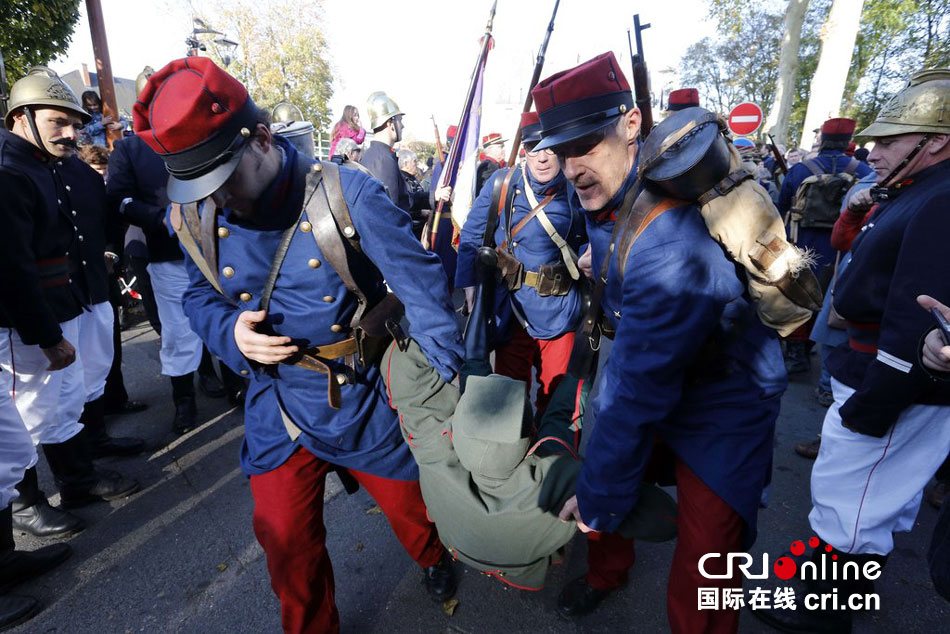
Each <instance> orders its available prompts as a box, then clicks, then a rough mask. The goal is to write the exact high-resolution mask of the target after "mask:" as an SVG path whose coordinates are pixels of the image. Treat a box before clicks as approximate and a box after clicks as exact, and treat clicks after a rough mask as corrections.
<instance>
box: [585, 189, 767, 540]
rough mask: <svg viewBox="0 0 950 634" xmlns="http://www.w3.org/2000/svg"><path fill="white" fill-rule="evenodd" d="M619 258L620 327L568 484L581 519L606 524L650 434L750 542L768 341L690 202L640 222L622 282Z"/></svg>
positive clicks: (622, 504)
mask: <svg viewBox="0 0 950 634" xmlns="http://www.w3.org/2000/svg"><path fill="white" fill-rule="evenodd" d="M618 257H619V256H618V254H617V253H614V254H613V255H612V256H611V262H610V267H609V269H608V281H607V290H608V293H607V295H608V296H609V297H613V298H618V299H619V302H620V303H619V305H617V304H614V305H613V306H612V309H613V310H615V311H616V312H615V313H614V317H615V318H617V320H618V329H617V333H616V337H615V339H614V344H613V348H612V349H611V353H610V358H609V359H608V360H607V365H606V368H605V372H604V374H605V376H604V378H603V381H602V383H601V393H600V396H599V397H598V403H597V404H596V407H595V409H596V410H597V411H598V414H597V417H596V424H595V426H594V430H593V433H592V435H591V437H590V442H589V445H588V448H587V460H585V462H584V467H583V470H582V473H581V477H580V480H579V481H578V485H577V499H578V503H579V506H580V513H581V516H582V517H583V518H584V521H585V522H587V523H588V524H589V525H590V526H592V527H593V528H595V529H597V530H602V531H612V530H616V528H617V527H618V526H619V524H620V520H621V519H622V518H624V517H625V516H626V515H627V513H628V512H629V511H630V509H631V508H633V505H634V504H635V502H636V500H637V497H638V491H639V486H640V482H641V480H642V478H643V474H644V470H645V469H646V466H647V462H648V461H649V459H650V455H651V453H652V451H653V446H654V438H655V436H657V435H658V436H659V437H661V438H662V439H663V440H664V441H665V442H666V443H667V444H668V445H669V446H670V448H671V449H672V450H673V451H674V452H675V454H676V455H677V456H678V457H679V458H680V459H681V460H682V461H683V462H684V463H686V465H687V466H688V467H689V468H690V469H691V470H692V471H693V472H694V473H695V474H696V475H697V476H698V477H699V478H700V479H701V480H702V481H703V482H704V483H705V484H706V485H707V486H709V487H710V488H711V489H712V490H713V491H714V492H715V493H716V494H717V495H719V496H720V497H721V498H722V499H723V500H724V501H725V502H726V503H727V504H729V506H731V507H732V508H733V509H735V510H736V512H737V513H738V514H739V515H740V516H741V517H742V518H743V520H745V523H746V526H747V529H748V530H747V531H746V534H745V536H746V539H747V543H751V541H752V540H753V539H754V535H755V520H756V514H757V509H758V506H759V502H760V500H761V496H762V490H763V488H764V487H765V485H766V484H767V483H768V481H769V474H770V469H771V456H772V436H773V431H774V425H775V419H776V417H777V416H778V410H779V399H780V397H781V394H782V393H783V391H784V389H785V387H786V375H785V368H784V365H783V361H782V353H781V350H780V348H779V343H778V340H777V338H776V336H775V334H774V332H773V331H771V330H768V329H767V328H766V327H765V326H763V325H762V324H761V323H760V322H759V320H758V318H757V316H756V314H755V309H754V307H753V305H752V304H751V303H750V302H749V300H748V297H747V295H746V289H745V283H744V281H743V280H741V279H740V278H739V277H738V276H737V274H736V266H735V264H734V263H733V262H732V261H731V260H729V259H728V258H727V256H726V255H725V254H724V252H723V249H722V247H720V245H719V244H718V243H717V242H716V241H715V240H713V239H712V238H711V237H710V236H709V232H708V230H707V228H706V224H705V222H704V221H703V218H702V216H701V215H700V213H699V210H698V209H697V208H696V207H695V206H692V205H690V206H685V207H680V208H676V209H672V210H669V211H667V212H666V213H664V214H662V215H661V216H659V217H658V218H657V219H656V220H655V221H654V222H653V223H652V224H650V225H649V226H648V227H647V228H646V230H645V231H644V232H643V233H642V234H641V235H640V237H639V239H638V240H637V241H636V242H635V243H634V245H633V247H632V248H631V249H630V251H629V255H628V257H627V261H626V270H625V275H624V277H623V279H622V280H621V278H620V276H619V271H618ZM730 333H731V334H730ZM707 342H713V346H714V347H713V348H712V349H711V350H707V351H706V352H702V348H703V347H704V344H707ZM701 354H702V358H701V360H700V355H701Z"/></svg>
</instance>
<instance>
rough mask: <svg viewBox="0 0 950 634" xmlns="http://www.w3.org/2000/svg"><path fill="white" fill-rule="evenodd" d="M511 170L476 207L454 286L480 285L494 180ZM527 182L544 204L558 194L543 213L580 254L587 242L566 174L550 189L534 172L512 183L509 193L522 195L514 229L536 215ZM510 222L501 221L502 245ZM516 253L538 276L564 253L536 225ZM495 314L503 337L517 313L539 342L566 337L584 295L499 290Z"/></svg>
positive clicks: (522, 234)
mask: <svg viewBox="0 0 950 634" xmlns="http://www.w3.org/2000/svg"><path fill="white" fill-rule="evenodd" d="M507 173H508V170H507V169H501V170H498V171H496V172H495V173H494V174H492V176H491V178H489V179H488V181H487V182H486V183H485V185H484V187H482V190H481V192H479V194H478V198H476V199H475V202H474V204H473V205H472V210H471V211H470V212H469V214H468V218H467V219H466V220H465V225H464V226H463V227H462V234H461V239H460V242H459V257H458V269H457V270H456V273H455V286H456V287H458V288H464V287H467V286H474V285H475V277H476V274H475V263H476V256H477V251H478V248H479V247H480V246H481V245H482V239H483V238H484V235H485V223H486V222H487V221H488V214H489V213H491V212H492V210H490V209H489V207H491V198H492V190H493V189H494V187H495V179H498V178H502V179H503V178H505V176H506V175H507ZM525 173H526V174H527V176H528V185H529V186H530V187H531V190H532V192H533V193H534V195H535V197H536V198H537V200H538V202H540V201H541V200H542V199H543V198H544V197H545V196H547V195H548V194H552V193H553V194H555V197H554V199H553V200H551V202H550V203H548V205H547V206H545V208H544V213H545V214H546V215H547V217H548V218H549V219H550V221H551V223H552V224H553V225H554V228H555V229H556V230H557V232H558V235H560V236H561V237H562V238H564V239H565V240H567V241H568V244H570V245H571V248H572V249H574V250H575V252H576V251H578V250H579V249H580V248H581V247H582V246H583V245H584V243H585V242H586V241H587V237H586V234H587V232H586V228H585V226H584V219H583V218H582V217H581V215H580V213H579V212H578V211H572V210H571V205H570V202H569V200H568V185H567V179H565V178H564V174H563V173H562V172H559V173H558V175H557V176H556V177H555V178H554V179H553V180H551V181H550V182H548V183H544V184H541V183H538V182H537V181H536V180H534V177H533V176H532V175H531V172H530V170H527V169H525V170H524V171H522V170H521V169H520V168H519V169H518V173H517V174H516V175H515V176H514V177H512V180H511V183H510V185H509V186H510V187H514V188H516V191H517V192H519V193H517V195H516V196H515V200H514V205H513V208H512V214H511V221H510V222H511V226H512V228H513V227H514V226H515V225H517V224H518V223H519V222H520V221H521V220H522V219H523V218H524V217H525V216H526V215H528V213H530V211H531V209H532V205H531V202H530V201H529V200H528V196H527V194H526V193H525V192H524V186H525V183H524V174H525ZM505 224H506V219H505V217H504V216H502V217H501V218H499V219H498V225H497V228H496V230H495V244H496V245H499V246H500V245H501V244H502V243H504V242H505V241H506V239H507V235H506V231H505ZM512 252H513V254H514V256H515V257H516V258H518V260H520V261H521V262H522V263H523V264H524V268H525V270H526V271H537V270H538V268H539V267H540V266H541V265H543V264H552V263H556V262H560V261H561V259H562V258H561V252H560V250H559V249H558V248H557V246H555V244H554V242H553V241H552V240H551V238H550V236H548V234H547V232H546V231H545V230H544V227H543V226H541V222H540V221H539V220H537V219H533V220H531V222H529V223H528V224H526V225H525V226H524V228H523V229H522V230H521V231H519V232H518V234H517V235H516V236H515V237H514V241H513V248H512ZM496 306H497V309H496V311H495V315H496V319H497V320H498V325H497V327H498V332H502V333H504V332H507V331H508V327H509V326H510V323H511V322H510V320H511V318H512V308H513V309H514V310H515V311H516V313H517V314H518V315H519V316H520V318H521V319H523V320H524V322H525V323H524V326H525V328H526V329H527V331H528V334H529V335H531V336H532V337H534V338H535V339H553V338H554V337H557V336H559V335H562V334H564V333H565V332H571V331H573V330H574V329H575V328H577V323H578V320H579V319H580V314H581V294H580V290H579V288H578V287H577V286H576V285H575V286H574V287H573V288H572V289H571V291H570V292H569V293H568V294H567V295H563V296H560V297H555V296H550V297H541V296H540V295H538V293H537V291H536V290H535V289H533V288H531V287H529V286H522V287H521V288H520V289H518V290H517V291H514V293H512V292H510V291H508V289H507V288H505V287H504V286H503V285H500V284H499V285H498V287H497V297H496Z"/></svg>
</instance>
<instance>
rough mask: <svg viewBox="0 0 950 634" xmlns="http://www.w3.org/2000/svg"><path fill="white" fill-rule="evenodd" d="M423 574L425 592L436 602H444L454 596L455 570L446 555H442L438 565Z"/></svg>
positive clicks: (455, 587) (455, 586)
mask: <svg viewBox="0 0 950 634" xmlns="http://www.w3.org/2000/svg"><path fill="white" fill-rule="evenodd" d="M423 572H424V573H425V577H424V581H425V584H426V591H427V592H428V593H429V596H430V597H432V598H433V599H435V600H436V601H446V600H448V599H451V598H452V597H454V596H455V591H456V590H457V589H458V580H457V579H456V578H455V569H454V568H453V567H452V560H451V559H450V558H449V555H448V553H446V554H444V555H442V559H441V560H439V563H437V564H436V565H434V566H429V567H428V568H426V569H425V570H424V571H423Z"/></svg>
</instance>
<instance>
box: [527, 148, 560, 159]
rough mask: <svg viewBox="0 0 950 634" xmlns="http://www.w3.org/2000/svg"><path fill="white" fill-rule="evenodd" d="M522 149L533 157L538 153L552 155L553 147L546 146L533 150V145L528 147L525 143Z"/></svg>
mask: <svg viewBox="0 0 950 634" xmlns="http://www.w3.org/2000/svg"><path fill="white" fill-rule="evenodd" d="M524 151H525V153H526V154H527V155H528V156H530V157H532V158H534V157H535V156H537V155H538V154H546V155H547V156H554V148H549V147H546V148H544V149H543V150H535V149H534V145H532V146H530V147H529V146H527V145H526V146H524Z"/></svg>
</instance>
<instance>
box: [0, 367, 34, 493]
mask: <svg viewBox="0 0 950 634" xmlns="http://www.w3.org/2000/svg"><path fill="white" fill-rule="evenodd" d="M8 379H9V380H8ZM7 383H12V377H11V376H10V373H9V372H4V371H2V370H0V384H2V386H0V509H5V508H7V507H8V506H10V503H11V502H12V501H13V498H15V497H16V496H17V492H16V488H15V487H16V485H17V483H19V482H20V480H22V479H23V472H24V471H26V470H27V469H29V468H30V467H32V466H33V465H35V464H36V459H37V458H36V447H34V446H33V440H32V439H31V438H30V432H28V431H27V430H26V425H24V424H23V419H22V418H20V412H18V411H17V409H16V405H14V404H13V399H12V398H10V393H9V392H8V391H7V389H6V387H7Z"/></svg>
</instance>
